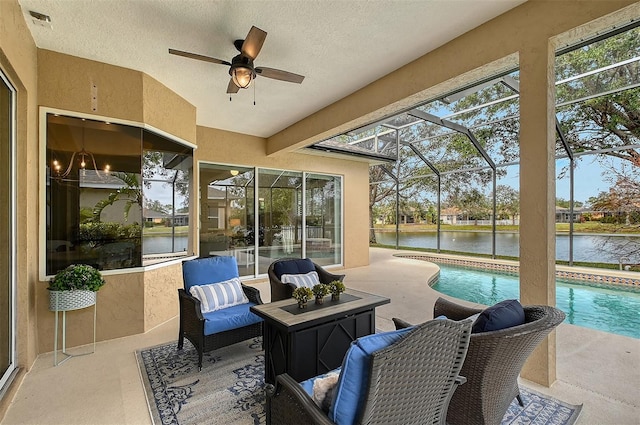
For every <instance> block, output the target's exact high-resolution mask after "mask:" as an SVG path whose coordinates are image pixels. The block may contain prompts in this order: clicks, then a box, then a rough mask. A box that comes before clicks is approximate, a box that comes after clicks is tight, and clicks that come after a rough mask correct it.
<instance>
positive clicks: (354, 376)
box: [329, 327, 413, 425]
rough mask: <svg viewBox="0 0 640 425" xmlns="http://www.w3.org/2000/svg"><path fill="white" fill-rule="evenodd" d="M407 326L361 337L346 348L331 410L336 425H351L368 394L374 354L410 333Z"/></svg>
mask: <svg viewBox="0 0 640 425" xmlns="http://www.w3.org/2000/svg"><path fill="white" fill-rule="evenodd" d="M412 330H413V327H408V328H404V329H400V330H397V331H391V332H382V333H378V334H373V335H367V336H363V337H360V338H358V339H357V340H355V341H354V342H353V343H351V347H350V348H349V350H348V351H347V354H346V355H345V356H344V360H343V361H342V371H341V372H340V377H339V378H338V384H337V388H336V392H335V395H334V399H333V403H332V404H331V408H330V409H329V419H331V420H332V421H333V422H335V423H336V424H337V425H352V424H353V423H355V421H356V418H357V417H358V411H359V409H360V407H361V406H362V404H363V403H364V399H365V397H366V388H367V385H368V379H369V368H370V364H371V358H370V356H371V354H372V353H373V352H375V351H378V350H381V349H383V348H386V347H388V346H389V345H391V344H393V343H394V342H396V341H398V340H400V339H401V338H403V337H404V336H405V335H406V334H407V333H409V332H411V331H412Z"/></svg>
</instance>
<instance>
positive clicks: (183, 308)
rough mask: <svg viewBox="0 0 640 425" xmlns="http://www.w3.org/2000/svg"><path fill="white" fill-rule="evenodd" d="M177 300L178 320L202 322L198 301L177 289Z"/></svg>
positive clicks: (182, 290)
mask: <svg viewBox="0 0 640 425" xmlns="http://www.w3.org/2000/svg"><path fill="white" fill-rule="evenodd" d="M178 299H179V300H180V318H181V319H180V320H183V317H184V320H188V321H190V322H193V321H204V317H203V316H202V310H201V307H200V300H199V299H197V298H196V297H194V296H192V295H191V294H188V293H187V291H185V290H184V289H178Z"/></svg>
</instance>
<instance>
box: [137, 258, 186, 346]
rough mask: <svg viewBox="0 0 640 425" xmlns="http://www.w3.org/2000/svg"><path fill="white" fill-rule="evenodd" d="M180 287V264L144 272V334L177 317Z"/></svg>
mask: <svg viewBox="0 0 640 425" xmlns="http://www.w3.org/2000/svg"><path fill="white" fill-rule="evenodd" d="M182 287H183V284H182V264H181V263H178V264H173V265H171V266H164V267H159V268H157V269H153V270H147V271H145V273H144V311H143V312H144V331H145V332H146V331H149V330H151V329H153V328H154V327H156V326H158V325H160V324H162V323H164V322H166V321H167V320H169V319H170V318H172V317H175V316H177V315H178V313H179V305H178V289H179V288H182ZM176 338H177V335H176Z"/></svg>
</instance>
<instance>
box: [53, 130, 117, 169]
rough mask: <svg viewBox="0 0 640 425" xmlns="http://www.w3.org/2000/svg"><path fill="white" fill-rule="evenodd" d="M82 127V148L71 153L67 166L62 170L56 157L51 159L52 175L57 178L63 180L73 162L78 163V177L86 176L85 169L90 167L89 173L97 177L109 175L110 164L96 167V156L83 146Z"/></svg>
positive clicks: (71, 167)
mask: <svg viewBox="0 0 640 425" xmlns="http://www.w3.org/2000/svg"><path fill="white" fill-rule="evenodd" d="M84 140H85V139H84V127H83V128H82V149H81V150H80V151H77V152H73V154H72V155H71V159H70V160H69V165H68V166H67V168H66V169H65V170H64V171H62V170H63V165H62V164H61V163H60V161H58V160H57V159H55V158H54V159H53V161H52V163H51V170H52V171H53V173H52V177H53V178H55V179H57V180H65V179H66V178H67V177H68V176H69V174H71V171H72V170H73V166H74V164H76V161H77V164H78V168H79V170H80V175H79V177H80V178H85V177H87V169H90V174H91V175H93V174H95V175H96V176H97V177H98V178H99V179H101V180H104V179H105V178H107V176H108V175H109V172H110V171H111V166H110V165H109V164H105V165H104V168H103V169H102V170H101V169H100V168H98V165H97V164H96V158H95V157H94V156H93V153H91V152H89V151H87V150H86V149H85V148H84Z"/></svg>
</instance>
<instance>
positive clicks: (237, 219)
mask: <svg viewBox="0 0 640 425" xmlns="http://www.w3.org/2000/svg"><path fill="white" fill-rule="evenodd" d="M254 174H255V173H254V170H253V168H242V167H229V166H225V165H215V164H204V163H203V164H201V165H200V188H201V189H200V256H201V257H208V256H211V255H233V256H235V257H236V260H237V261H238V271H239V272H240V275H241V276H245V275H253V274H255V270H254V266H255V236H256V233H255V219H254V206H253V205H254V189H253V186H254Z"/></svg>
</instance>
